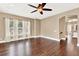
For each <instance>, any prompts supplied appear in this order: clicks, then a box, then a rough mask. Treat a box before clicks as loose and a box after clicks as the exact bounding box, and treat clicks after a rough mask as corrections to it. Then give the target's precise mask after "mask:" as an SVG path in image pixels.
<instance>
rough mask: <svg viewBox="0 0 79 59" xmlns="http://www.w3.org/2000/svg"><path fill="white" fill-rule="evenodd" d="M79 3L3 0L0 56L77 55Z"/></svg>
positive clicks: (0, 5)
mask: <svg viewBox="0 0 79 59" xmlns="http://www.w3.org/2000/svg"><path fill="white" fill-rule="evenodd" d="M78 55H79V3H0V56H78Z"/></svg>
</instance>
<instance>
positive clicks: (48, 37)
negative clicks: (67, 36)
mask: <svg viewBox="0 0 79 59" xmlns="http://www.w3.org/2000/svg"><path fill="white" fill-rule="evenodd" d="M40 37H42V38H47V39H51V40H55V41H60V39H56V38H52V37H47V36H40Z"/></svg>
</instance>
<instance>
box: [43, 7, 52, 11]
mask: <svg viewBox="0 0 79 59" xmlns="http://www.w3.org/2000/svg"><path fill="white" fill-rule="evenodd" d="M43 10H44V11H52V9H49V8H44V9H43Z"/></svg>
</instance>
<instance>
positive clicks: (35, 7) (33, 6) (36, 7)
mask: <svg viewBox="0 0 79 59" xmlns="http://www.w3.org/2000/svg"><path fill="white" fill-rule="evenodd" d="M28 5H29V6H31V7H33V8H37V7H36V6H33V5H30V4H28Z"/></svg>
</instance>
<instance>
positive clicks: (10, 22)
mask: <svg viewBox="0 0 79 59" xmlns="http://www.w3.org/2000/svg"><path fill="white" fill-rule="evenodd" d="M28 36H30V21H23V20H16V19H11V18H5V40H19V39H25V38H26V37H28Z"/></svg>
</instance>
